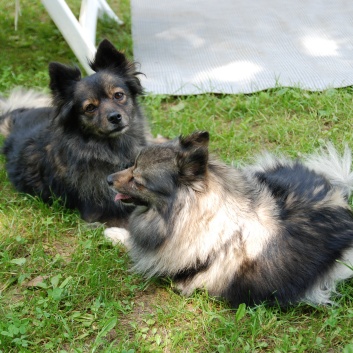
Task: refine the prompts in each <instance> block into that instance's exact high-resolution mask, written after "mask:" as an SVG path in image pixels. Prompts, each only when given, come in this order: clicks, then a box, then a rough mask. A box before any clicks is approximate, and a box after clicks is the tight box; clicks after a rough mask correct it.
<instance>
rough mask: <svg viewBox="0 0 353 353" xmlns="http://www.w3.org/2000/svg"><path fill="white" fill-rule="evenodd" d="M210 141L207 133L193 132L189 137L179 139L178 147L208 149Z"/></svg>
mask: <svg viewBox="0 0 353 353" xmlns="http://www.w3.org/2000/svg"><path fill="white" fill-rule="evenodd" d="M209 141H210V134H209V133H208V131H195V132H194V133H192V134H191V135H189V136H185V137H182V136H180V137H179V142H180V145H181V146H182V147H183V148H190V147H191V148H192V147H196V146H204V147H208V143H209Z"/></svg>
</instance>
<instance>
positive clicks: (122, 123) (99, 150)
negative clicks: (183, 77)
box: [0, 40, 149, 226]
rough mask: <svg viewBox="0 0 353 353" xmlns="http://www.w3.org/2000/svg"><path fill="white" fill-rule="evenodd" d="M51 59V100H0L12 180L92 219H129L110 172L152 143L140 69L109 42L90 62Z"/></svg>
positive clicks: (21, 94)
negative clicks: (84, 72)
mask: <svg viewBox="0 0 353 353" xmlns="http://www.w3.org/2000/svg"><path fill="white" fill-rule="evenodd" d="M91 68H92V69H93V70H94V71H95V73H94V74H93V75H90V76H87V77H85V78H81V72H80V70H79V69H78V68H77V67H70V66H66V65H62V64H60V63H55V62H53V63H50V64H49V76H50V88H51V91H52V99H51V100H49V98H48V97H45V96H44V97H43V96H42V95H39V94H38V93H36V92H33V91H31V90H29V91H15V92H14V93H13V94H12V95H10V97H9V98H8V99H7V100H0V114H2V115H0V133H2V134H3V135H5V136H6V140H5V143H4V148H3V152H4V154H5V157H6V169H7V172H8V175H9V178H10V180H11V182H12V183H13V184H14V186H15V188H16V189H17V190H18V191H21V192H25V193H29V194H32V195H36V196H40V197H41V198H42V199H43V200H44V201H45V202H49V203H50V202H51V201H52V197H53V196H54V197H57V198H60V199H61V200H62V201H63V202H64V203H65V206H66V207H69V208H77V209H78V210H79V212H80V214H81V217H82V218H83V219H84V220H85V221H87V222H107V223H109V224H111V225H113V224H116V225H117V224H119V226H120V225H123V223H125V222H126V221H127V218H128V216H129V215H130V213H131V212H132V210H133V207H132V206H131V205H126V204H125V205H124V204H123V203H121V202H114V200H113V197H114V193H113V192H112V191H111V190H110V189H109V187H108V185H107V183H106V176H107V175H108V174H110V173H113V172H114V171H117V170H122V169H125V168H126V167H129V166H131V165H132V164H133V163H134V160H135V157H136V156H137V154H138V152H139V151H140V149H141V148H142V147H144V146H145V145H146V144H147V141H146V139H147V137H149V133H148V129H147V122H146V119H145V117H144V114H143V112H142V109H141V107H140V105H139V102H138V97H139V96H140V95H141V94H142V93H143V88H142V86H141V84H140V81H139V79H138V75H139V74H140V73H139V72H137V71H136V69H135V66H134V64H133V63H131V62H129V61H128V60H127V58H126V57H125V55H124V54H123V53H121V52H119V51H117V50H116V49H115V48H114V46H113V45H112V44H111V43H110V42H109V41H108V40H104V41H102V42H101V43H100V45H99V46H98V49H97V53H96V56H95V58H94V60H93V62H92V63H91Z"/></svg>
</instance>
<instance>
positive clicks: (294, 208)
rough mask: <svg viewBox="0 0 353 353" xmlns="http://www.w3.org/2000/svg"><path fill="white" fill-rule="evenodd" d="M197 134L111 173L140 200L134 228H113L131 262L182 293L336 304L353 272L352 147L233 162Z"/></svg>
mask: <svg viewBox="0 0 353 353" xmlns="http://www.w3.org/2000/svg"><path fill="white" fill-rule="evenodd" d="M208 142H209V134H208V133H207V132H196V133H193V134H192V135H190V136H187V137H180V138H177V139H175V140H172V141H170V142H166V143H163V144H161V145H156V146H150V147H146V148H144V149H142V151H141V152H140V154H139V155H138V157H137V159H136V161H135V164H134V166H132V167H130V168H128V169H126V170H124V171H120V172H117V173H115V174H112V175H109V176H108V183H109V185H110V186H111V187H112V188H113V189H114V190H115V191H116V192H117V194H116V196H115V200H116V201H117V202H121V201H122V202H124V203H126V204H131V203H132V204H134V205H136V209H135V210H134V212H133V213H132V215H131V217H130V221H129V222H130V223H129V232H128V231H126V230H125V229H121V228H108V229H106V230H105V236H106V237H107V238H108V239H110V240H111V241H113V242H114V243H117V242H122V243H123V244H125V245H126V246H127V248H128V251H129V253H130V255H131V258H132V260H133V262H134V267H133V269H134V270H135V271H137V272H139V273H142V274H144V275H146V276H148V277H151V276H168V277H171V278H172V279H173V280H174V282H175V283H176V286H177V288H178V289H179V290H180V291H181V293H182V294H184V295H190V294H191V293H193V292H194V291H195V290H196V289H198V288H201V289H202V288H204V289H206V290H207V291H208V292H209V294H210V295H212V296H216V297H220V298H224V299H225V300H227V301H228V302H229V303H230V304H231V305H232V306H233V307H237V306H238V305H239V304H240V303H246V304H247V305H253V304H258V303H262V302H266V303H268V304H279V305H281V306H287V305H289V304H294V303H296V302H300V301H305V302H310V303H314V304H326V303H329V302H330V297H331V293H332V292H333V291H334V289H335V284H336V283H337V282H338V281H341V280H344V279H346V278H348V277H350V276H352V275H353V271H352V264H353V214H352V211H351V209H350V206H349V204H348V198H349V196H350V194H351V191H352V187H353V174H352V173H351V153H350V151H349V149H348V148H346V150H345V152H344V155H343V156H342V157H340V156H339V154H338V153H337V151H336V150H335V149H334V147H333V146H331V145H329V146H328V149H327V151H326V152H325V151H322V152H320V153H318V154H315V155H312V156H309V157H308V158H307V159H306V160H305V161H304V162H301V161H299V160H290V159H287V158H283V157H281V158H277V157H274V156H271V155H269V154H266V155H264V156H263V157H262V158H260V160H259V161H258V162H257V163H256V164H254V165H250V166H246V167H244V168H233V167H230V166H227V165H226V164H224V163H222V162H220V161H218V160H217V159H215V158H213V157H212V156H210V155H209V152H208Z"/></svg>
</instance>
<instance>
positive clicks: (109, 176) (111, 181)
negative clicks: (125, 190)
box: [107, 174, 114, 186]
mask: <svg viewBox="0 0 353 353" xmlns="http://www.w3.org/2000/svg"><path fill="white" fill-rule="evenodd" d="M107 182H108V184H109V186H113V184H114V180H113V175H112V174H110V175H108V177H107Z"/></svg>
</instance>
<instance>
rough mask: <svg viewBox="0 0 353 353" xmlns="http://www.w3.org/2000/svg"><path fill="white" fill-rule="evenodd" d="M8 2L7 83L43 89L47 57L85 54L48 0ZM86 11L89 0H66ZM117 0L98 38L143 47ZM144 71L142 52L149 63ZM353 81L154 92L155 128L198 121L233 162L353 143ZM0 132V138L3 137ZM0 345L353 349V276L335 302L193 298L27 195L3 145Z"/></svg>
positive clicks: (1, 61)
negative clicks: (228, 91) (223, 91)
mask: <svg viewBox="0 0 353 353" xmlns="http://www.w3.org/2000/svg"><path fill="white" fill-rule="evenodd" d="M20 3H21V8H22V16H21V17H20V18H19V26H18V30H17V31H15V30H14V2H13V1H5V0H0V23H1V31H0V49H1V55H0V67H1V70H0V92H2V93H3V94H4V95H6V94H7V92H8V91H9V90H10V89H11V88H13V87H15V86H18V85H21V86H25V87H31V88H37V89H40V90H46V89H47V87H48V73H47V66H48V62H49V61H60V62H63V63H68V64H70V63H76V62H77V61H76V58H75V57H74V55H73V54H72V52H71V51H70V49H69V47H68V45H67V44H66V42H65V41H64V40H63V38H62V36H61V34H60V32H59V31H58V30H57V29H56V27H55V26H54V24H53V22H52V21H51V20H50V18H49V16H48V15H47V14H46V12H45V10H44V8H43V6H42V5H41V3H40V1H34V0H21V1H20ZM68 3H69V4H70V6H71V7H72V9H73V11H74V13H75V14H78V11H79V1H77V0H70V1H68ZM109 4H110V5H111V7H112V8H113V9H114V11H115V12H116V13H117V14H118V15H119V16H120V17H121V18H122V19H123V20H124V22H125V24H124V25H123V26H120V27H118V26H116V25H115V24H113V23H111V22H109V21H107V20H105V21H101V22H100V23H99V26H98V41H99V40H101V39H103V38H108V39H109V40H111V41H112V42H113V43H114V44H115V45H116V46H117V47H118V48H119V49H121V50H125V52H126V53H127V54H128V55H129V57H130V58H132V39H131V33H130V14H129V3H128V0H119V1H118V0H111V1H109ZM141 65H142V66H141V70H142V71H143V62H141ZM352 98H353V89H352V88H351V87H348V88H344V89H327V90H326V91H324V92H307V91H304V90H300V89H299V88H285V87H277V88H275V89H271V90H267V91H263V92H258V93H255V94H250V95H215V94H204V95H198V96H188V97H170V96H152V95H151V96H145V97H143V99H142V103H143V105H144V106H145V110H146V113H147V115H148V117H149V122H150V125H151V128H152V131H153V134H154V135H157V134H161V135H163V136H166V137H174V136H177V135H179V134H187V133H189V132H192V131H194V130H196V129H202V130H208V131H209V132H210V134H211V149H212V151H213V152H214V153H215V154H216V155H218V156H219V157H220V158H222V159H223V160H225V161H226V162H228V163H245V162H247V161H249V160H251V158H252V156H254V154H256V153H258V152H260V151H261V150H263V149H264V148H266V149H268V150H270V151H274V152H278V153H285V154H288V155H290V156H292V157H297V156H300V155H302V154H305V153H308V152H311V151H313V150H315V149H316V148H318V147H319V146H320V145H322V144H323V143H324V142H325V141H327V140H331V141H333V142H334V143H335V145H336V146H337V147H338V148H339V149H342V148H343V145H344V143H348V144H349V145H350V147H352V148H353V136H352V131H351V121H352V117H353V111H352V108H353V102H352ZM0 144H2V140H1V139H0ZM0 190H1V192H0V352H1V353H8V352H61V353H64V352H70V353H71V352H72V353H73V352H75V353H79V352H121V353H123V352H124V353H137V352H172V353H179V352H182V353H184V352H188V353H191V352H192V353H208V352H209V353H211V352H219V353H223V352H276V353H283V352H320V353H322V352H324V353H334V352H343V353H352V352H353V338H352V337H353V325H352V322H353V281H348V282H346V283H343V284H341V285H340V286H339V287H338V292H339V293H340V294H341V295H337V297H336V298H335V301H336V303H337V305H335V306H329V307H313V306H309V305H306V304H301V305H298V306H295V307H292V308H288V309H286V310H283V309H280V308H277V307H275V308H269V307H267V306H265V305H259V306H257V307H245V306H243V305H241V306H240V307H239V308H238V309H237V310H231V309H230V308H229V307H228V306H227V305H226V304H225V303H222V302H219V301H217V300H215V299H213V298H210V297H208V295H207V293H205V292H202V291H200V292H197V293H195V294H194V295H193V296H192V297H190V298H183V297H181V296H179V295H178V294H177V293H175V292H173V290H172V288H171V283H170V281H169V280H167V279H165V280H162V279H152V280H149V281H146V280H144V279H143V278H142V277H140V276H138V275H135V274H133V273H131V272H130V271H129V268H130V262H129V258H128V255H127V254H126V252H125V251H124V249H123V248H122V247H118V246H117V247H113V246H111V244H110V243H108V242H106V241H105V240H104V238H103V235H102V233H103V227H96V228H93V227H90V226H89V225H87V224H85V223H84V222H83V221H81V220H80V218H79V216H78V214H77V213H76V212H72V211H68V210H66V209H64V208H63V207H61V206H60V204H59V203H55V204H54V205H52V206H50V207H49V206H47V205H45V204H43V203H42V202H41V201H40V200H39V199H36V198H33V197H30V196H28V195H24V194H19V193H17V192H16V191H15V190H14V189H13V187H12V186H11V184H10V183H9V181H8V178H7V175H6V171H5V169H4V159H3V157H2V156H1V157H0Z"/></svg>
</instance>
